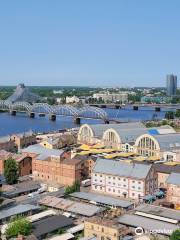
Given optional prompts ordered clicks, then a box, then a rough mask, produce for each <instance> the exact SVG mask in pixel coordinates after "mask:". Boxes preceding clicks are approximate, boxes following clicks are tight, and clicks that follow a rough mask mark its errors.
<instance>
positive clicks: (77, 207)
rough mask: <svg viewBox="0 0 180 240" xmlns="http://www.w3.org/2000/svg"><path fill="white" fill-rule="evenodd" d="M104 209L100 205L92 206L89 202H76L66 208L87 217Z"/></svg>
mask: <svg viewBox="0 0 180 240" xmlns="http://www.w3.org/2000/svg"><path fill="white" fill-rule="evenodd" d="M104 210H105V209H104V208H102V207H98V206H94V205H91V204H85V203H81V202H76V203H75V204H73V205H71V206H70V207H68V209H67V211H68V212H72V213H76V214H80V215H83V216H87V217H91V216H94V215H95V214H97V213H100V212H102V211H104Z"/></svg>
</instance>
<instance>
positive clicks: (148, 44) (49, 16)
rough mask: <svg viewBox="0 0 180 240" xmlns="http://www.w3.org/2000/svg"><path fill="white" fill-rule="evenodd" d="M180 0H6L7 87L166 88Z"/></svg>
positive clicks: (0, 13)
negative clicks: (17, 85)
mask: <svg viewBox="0 0 180 240" xmlns="http://www.w3.org/2000/svg"><path fill="white" fill-rule="evenodd" d="M179 10H180V1H179V0H149V1H145V0H29V1H28V0H26V1H25V0H5V1H0V85H12V84H13V85H15V84H17V83H19V82H24V83H25V84H27V85H58V86H61V85H63V86H64V85H74V86H75V85H77V86H78V85H83V86H165V77H166V74H167V73H174V74H177V75H178V77H179V78H180V30H179V27H180V14H179Z"/></svg>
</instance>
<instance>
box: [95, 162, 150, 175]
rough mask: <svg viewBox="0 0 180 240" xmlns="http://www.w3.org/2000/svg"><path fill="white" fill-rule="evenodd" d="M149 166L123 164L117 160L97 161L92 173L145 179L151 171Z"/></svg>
mask: <svg viewBox="0 0 180 240" xmlns="http://www.w3.org/2000/svg"><path fill="white" fill-rule="evenodd" d="M151 166H152V165H150V164H148V165H146V164H136V163H125V162H123V161H117V160H107V159H98V160H97V161H96V163H95V165H94V168H93V172H97V173H104V174H110V175H115V176H124V177H131V178H137V179H145V178H146V177H147V175H148V173H149V171H150V169H151Z"/></svg>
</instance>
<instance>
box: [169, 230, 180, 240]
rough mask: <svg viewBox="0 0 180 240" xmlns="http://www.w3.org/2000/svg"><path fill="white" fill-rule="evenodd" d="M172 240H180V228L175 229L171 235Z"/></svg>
mask: <svg viewBox="0 0 180 240" xmlns="http://www.w3.org/2000/svg"><path fill="white" fill-rule="evenodd" d="M170 240H180V229H177V230H175V231H174V232H173V233H172V234H171V236H170Z"/></svg>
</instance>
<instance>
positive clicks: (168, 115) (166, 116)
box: [165, 111, 174, 119]
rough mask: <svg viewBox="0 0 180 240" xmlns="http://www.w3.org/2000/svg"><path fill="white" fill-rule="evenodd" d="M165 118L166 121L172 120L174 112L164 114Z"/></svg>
mask: <svg viewBox="0 0 180 240" xmlns="http://www.w3.org/2000/svg"><path fill="white" fill-rule="evenodd" d="M165 118H166V119H174V112H171V111H169V112H166V114H165Z"/></svg>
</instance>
